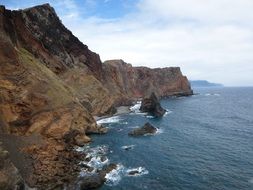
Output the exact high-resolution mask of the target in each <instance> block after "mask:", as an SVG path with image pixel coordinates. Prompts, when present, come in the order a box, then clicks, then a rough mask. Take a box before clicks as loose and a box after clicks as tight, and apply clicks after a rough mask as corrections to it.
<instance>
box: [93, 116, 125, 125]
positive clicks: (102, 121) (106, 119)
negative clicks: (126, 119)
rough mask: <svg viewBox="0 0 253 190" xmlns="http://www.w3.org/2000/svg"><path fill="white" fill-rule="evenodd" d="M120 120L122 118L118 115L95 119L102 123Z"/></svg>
mask: <svg viewBox="0 0 253 190" xmlns="http://www.w3.org/2000/svg"><path fill="white" fill-rule="evenodd" d="M120 121H122V118H120V117H119V116H113V117H108V118H104V119H100V120H98V121H97V124H104V123H119V122H120Z"/></svg>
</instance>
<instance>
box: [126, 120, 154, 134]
mask: <svg viewBox="0 0 253 190" xmlns="http://www.w3.org/2000/svg"><path fill="white" fill-rule="evenodd" d="M156 131H157V129H156V128H155V127H154V126H152V125H151V124H150V123H145V125H144V126H143V127H140V128H137V129H134V130H133V131H131V132H129V133H128V135H130V136H141V135H147V134H154V133H156Z"/></svg>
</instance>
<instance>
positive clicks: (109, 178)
mask: <svg viewBox="0 0 253 190" xmlns="http://www.w3.org/2000/svg"><path fill="white" fill-rule="evenodd" d="M123 172H124V166H123V165H121V164H118V165H117V168H116V169H113V170H112V171H111V172H109V173H107V174H106V175H105V178H106V182H105V184H106V185H108V186H114V185H117V184H118V183H119V181H120V180H121V178H122V174H123Z"/></svg>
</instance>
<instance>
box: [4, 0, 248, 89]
mask: <svg viewBox="0 0 253 190" xmlns="http://www.w3.org/2000/svg"><path fill="white" fill-rule="evenodd" d="M0 2H1V3H0V4H4V5H5V6H6V7H8V8H10V9H19V8H25V7H29V6H33V5H36V4H42V3H46V2H49V3H50V4H51V6H53V7H54V8H55V10H56V12H57V14H58V15H59V17H60V19H61V20H62V22H63V23H64V24H65V25H66V26H67V28H69V29H70V30H71V31H72V32H73V34H75V35H76V36H77V37H78V38H79V39H80V40H81V41H82V42H83V43H84V44H87V45H88V46H89V48H90V49H91V50H92V51H95V52H97V53H98V54H100V57H101V59H102V61H105V60H108V59H123V60H124V61H126V62H128V63H131V64H132V65H134V66H148V67H152V68H154V67H169V66H180V67H181V70H182V72H183V74H185V75H187V77H188V78H189V79H193V80H195V79H206V80H209V81H211V82H218V83H223V84H225V85H227V86H253V0H54V1H53V0H51V1H50V0H49V1H43V0H37V1H35V0H33V1H28V0H0Z"/></svg>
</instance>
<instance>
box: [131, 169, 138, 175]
mask: <svg viewBox="0 0 253 190" xmlns="http://www.w3.org/2000/svg"><path fill="white" fill-rule="evenodd" d="M138 174H140V172H139V171H138V170H133V171H130V172H128V175H138Z"/></svg>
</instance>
